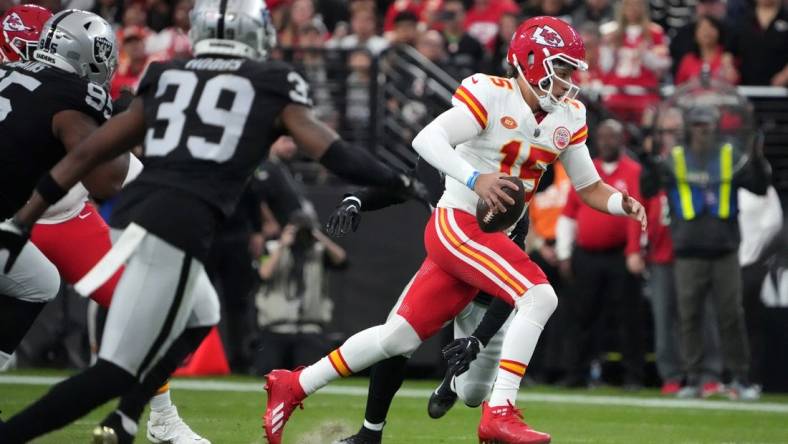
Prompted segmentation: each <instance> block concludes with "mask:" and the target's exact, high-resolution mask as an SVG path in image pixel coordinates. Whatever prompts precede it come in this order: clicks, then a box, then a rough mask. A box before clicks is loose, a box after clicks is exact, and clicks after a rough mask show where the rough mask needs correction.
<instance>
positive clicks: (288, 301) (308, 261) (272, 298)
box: [253, 211, 347, 375]
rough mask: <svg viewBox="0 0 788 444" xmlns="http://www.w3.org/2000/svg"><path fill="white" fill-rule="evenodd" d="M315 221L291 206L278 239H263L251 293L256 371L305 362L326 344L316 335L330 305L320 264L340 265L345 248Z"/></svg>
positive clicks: (344, 258) (328, 315)
mask: <svg viewBox="0 0 788 444" xmlns="http://www.w3.org/2000/svg"><path fill="white" fill-rule="evenodd" d="M316 227H317V222H316V221H315V219H314V217H313V216H311V215H309V214H307V213H306V212H304V211H296V212H295V213H293V214H292V215H291V217H290V221H289V223H288V224H287V225H286V226H285V227H284V229H283V230H282V235H281V237H280V238H279V240H278V241H269V242H268V243H267V245H266V249H267V251H268V254H267V255H266V256H265V257H264V258H263V260H262V262H261V263H260V267H259V269H258V272H259V275H260V278H261V279H262V283H261V285H260V288H259V290H258V291H257V294H256V296H255V302H256V305H257V325H258V327H259V328H260V334H259V336H258V339H259V342H258V347H256V353H255V357H254V364H253V366H254V371H255V372H256V373H258V374H261V375H262V374H266V373H268V372H269V371H270V370H272V369H275V368H282V367H296V366H298V365H304V364H308V363H310V362H313V361H314V360H316V359H318V358H320V356H322V355H323V354H324V353H325V352H327V351H328V349H329V348H330V344H328V343H327V342H326V341H325V340H324V339H323V336H322V333H323V327H324V326H325V325H326V324H327V323H328V322H330V321H331V314H332V311H333V308H334V304H333V302H332V301H331V299H330V298H329V296H328V280H327V279H326V268H334V269H337V268H343V267H344V266H345V265H346V264H347V254H346V253H345V250H343V249H342V247H340V246H339V245H337V244H336V243H334V242H333V241H331V240H330V239H329V238H328V237H327V236H326V235H324V234H323V233H322V232H321V231H320V230H319V229H317V228H316Z"/></svg>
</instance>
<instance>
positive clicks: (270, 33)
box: [189, 0, 276, 60]
mask: <svg viewBox="0 0 788 444" xmlns="http://www.w3.org/2000/svg"><path fill="white" fill-rule="evenodd" d="M189 17H190V19H191V24H192V27H191V30H190V31H189V38H190V39H191V41H192V46H193V48H194V54H195V55H206V54H216V55H229V56H237V57H246V58H250V59H255V60H262V59H265V58H266V56H267V55H268V51H269V50H270V49H271V48H273V47H274V45H276V29H274V25H273V24H272V22H271V15H270V14H269V12H268V8H267V7H266V5H265V2H264V1H263V0H197V3H196V4H195V5H194V9H192V12H191V14H190V16H189Z"/></svg>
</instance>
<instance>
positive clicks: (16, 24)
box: [3, 12, 30, 31]
mask: <svg viewBox="0 0 788 444" xmlns="http://www.w3.org/2000/svg"><path fill="white" fill-rule="evenodd" d="M28 30H30V28H29V27H27V26H25V24H24V22H22V17H19V14H17V13H16V12H12V13H11V14H9V15H8V16H7V17H6V18H5V20H3V31H28Z"/></svg>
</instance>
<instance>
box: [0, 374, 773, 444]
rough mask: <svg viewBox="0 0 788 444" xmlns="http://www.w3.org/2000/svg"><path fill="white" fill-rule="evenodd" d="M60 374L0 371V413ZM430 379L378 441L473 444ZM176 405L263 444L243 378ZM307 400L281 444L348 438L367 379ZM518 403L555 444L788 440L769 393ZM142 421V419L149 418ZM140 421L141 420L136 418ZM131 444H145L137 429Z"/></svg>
mask: <svg viewBox="0 0 788 444" xmlns="http://www.w3.org/2000/svg"><path fill="white" fill-rule="evenodd" d="M63 376H65V373H62V372H29V371H27V372H20V371H17V372H11V373H7V374H0V409H2V411H3V413H2V418H4V419H7V418H9V417H10V416H11V415H13V414H14V413H15V412H16V411H18V410H20V409H21V408H23V407H24V406H25V405H27V404H29V403H30V402H32V401H33V400H34V399H36V398H37V397H39V396H40V395H41V394H43V393H44V392H45V391H46V390H47V388H48V386H49V385H51V384H52V383H54V382H55V381H56V380H58V379H59V378H61V377H63ZM433 384H434V383H433V382H430V381H416V382H407V383H406V384H405V386H404V388H403V390H402V391H401V392H400V395H399V396H398V397H397V399H395V401H394V405H393V406H392V410H391V414H390V415H389V421H388V425H387V426H386V429H385V434H384V442H385V443H397V444H400V443H401V444H408V443H475V442H478V441H477V439H476V426H477V423H478V419H479V414H480V410H479V409H470V408H467V407H465V406H462V405H460V404H459V403H458V405H457V406H455V408H454V409H453V410H452V411H451V412H449V414H448V415H447V416H446V417H444V418H443V419H440V420H433V419H430V418H429V417H428V416H427V409H426V405H427V396H428V393H429V389H431V388H432V387H433ZM172 386H173V400H174V401H175V403H176V405H177V406H178V409H179V411H180V413H181V416H182V417H184V418H185V419H186V420H187V422H188V423H189V424H190V425H191V426H192V427H193V428H194V429H195V430H196V431H198V432H199V433H201V434H203V435H204V436H205V437H207V438H209V439H210V440H211V441H212V442H213V444H225V443H226V444H236V443H237V444H252V443H263V442H264V440H263V439H262V431H261V422H260V416H261V415H262V412H263V406H264V401H265V398H264V396H263V391H262V389H261V388H262V381H261V380H259V379H256V378H248V377H227V378H212V379H178V380H175V381H173V384H172ZM328 389H329V390H326V391H324V392H323V393H319V394H316V395H314V396H312V397H310V398H309V399H308V400H307V401H306V403H305V410H303V411H299V410H296V411H295V413H294V414H293V417H292V419H291V420H290V422H289V423H288V426H287V432H286V434H285V440H284V442H285V443H286V444H323V443H326V444H328V443H331V442H332V441H333V440H334V439H337V438H341V437H344V436H347V435H349V434H351V433H353V432H355V431H356V430H357V429H358V427H359V425H360V422H361V420H362V419H363V414H364V401H365V395H366V380H365V379H363V378H351V379H349V380H344V381H340V382H338V383H336V384H333V385H331V386H330V387H329V388H328ZM519 404H520V406H521V407H524V414H525V417H526V420H527V421H528V423H529V424H531V425H532V426H533V427H534V428H536V429H538V430H542V431H546V432H549V433H551V434H552V435H553V442H554V443H628V444H629V443H688V444H689V443H692V444H694V443H784V444H788V396H775V395H767V396H765V397H764V399H763V400H762V401H760V402H757V403H734V402H730V401H727V400H722V399H719V400H706V401H680V400H676V399H671V398H661V397H659V396H658V395H657V393H656V391H654V390H642V391H640V392H637V393H628V392H624V391H620V390H617V389H608V388H602V389H596V390H568V389H556V388H549V387H528V388H524V389H523V390H521V391H520V402H519ZM111 405H114V404H108V405H106V406H104V407H102V408H100V409H98V410H96V411H94V412H93V413H91V414H90V415H89V416H87V417H85V418H82V419H80V420H79V421H77V422H76V423H75V424H72V425H71V426H69V427H67V428H65V429H63V430H60V431H58V432H55V433H52V434H50V435H48V436H46V437H44V438H42V439H39V440H37V441H35V442H36V443H42V444H69V443H89V442H90V440H89V436H90V431H91V429H92V428H93V427H94V426H95V424H96V423H97V422H98V421H100V420H101V418H103V416H104V414H106V412H107V411H109V409H110V406H111ZM145 415H146V416H145V417H144V418H147V412H146V414H145ZM143 422H144V421H143ZM140 430H141V431H140V433H139V435H138V439H137V442H141V443H144V442H147V440H146V439H145V437H144V424H143V425H142V427H140Z"/></svg>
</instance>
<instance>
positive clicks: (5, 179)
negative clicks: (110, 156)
mask: <svg viewBox="0 0 788 444" xmlns="http://www.w3.org/2000/svg"><path fill="white" fill-rule="evenodd" d="M39 9H40V11H38V10H34V12H35V13H37V14H43V13H46V12H47V11H46V10H44V9H43V8H39ZM41 11H43V12H41ZM24 12H25V11H24V10H20V12H19V14H23V13H24ZM19 14H17V15H16V16H15V17H16V18H17V19H18V20H20V22H18V23H17V24H16V26H18V27H22V28H25V31H27V32H28V33H33V32H34V31H33V27H31V26H26V25H25V24H24V23H21V17H22V16H20V15H19ZM6 18H8V17H6ZM27 18H28V19H29V18H30V17H27ZM56 21H57V23H55V22H56ZM47 23H51V24H56V25H58V26H67V27H70V28H72V29H79V31H78V34H77V35H71V34H70V33H68V32H67V31H61V32H59V33H54V32H48V33H45V34H43V35H41V39H42V40H43V41H45V42H46V43H47V44H50V45H53V44H63V48H64V49H66V50H69V51H71V52H72V56H71V57H70V58H68V59H66V58H63V57H59V56H58V57H54V56H49V55H47V54H42V57H43V58H42V59H41V61H36V60H30V61H27V60H20V61H15V62H12V63H7V64H4V65H2V66H0V139H2V141H3V143H2V145H0V220H5V219H7V218H9V217H11V216H12V215H13V214H14V212H15V211H16V210H18V209H19V208H20V207H21V206H22V205H24V204H25V202H26V201H27V200H28V198H29V196H30V193H31V191H32V190H33V188H34V187H35V184H36V180H38V178H39V177H41V175H43V174H44V173H46V172H47V171H48V170H49V169H50V168H52V166H53V165H54V164H55V163H56V162H57V161H58V160H60V159H61V158H62V157H63V156H65V154H66V152H67V151H70V150H73V149H74V147H75V146H76V145H77V144H78V143H79V142H81V141H82V140H84V139H85V137H87V135H88V134H90V133H91V132H92V131H93V130H95V129H96V128H97V127H98V125H100V124H101V123H103V122H104V121H105V120H106V119H107V118H109V115H110V114H111V113H112V102H111V101H110V100H109V96H108V94H107V92H106V90H105V87H104V86H105V85H106V84H107V83H108V81H109V78H110V77H111V76H112V72H113V71H114V69H115V65H116V62H115V60H116V51H115V45H114V39H115V37H114V33H113V32H112V29H111V28H110V26H109V24H107V22H106V21H104V20H103V19H101V18H100V17H98V16H96V15H94V14H88V13H83V12H81V11H80V12H78V13H77V12H75V11H65V12H63V13H62V14H61V15H59V16H58V18H57V19H54V18H50V19H49V21H48V22H47ZM86 26H87V27H88V28H90V30H87V29H86V28H85V27H86ZM56 27H57V26H55V27H49V28H48V29H50V30H54V29H55V28H56ZM41 29H42V28H38V29H37V30H35V32H36V33H37V32H38V31H40V30H41ZM9 33H10V31H9ZM15 38H16V39H18V38H19V36H15ZM18 41H19V40H17V41H16V42H17V43H18ZM80 45H81V46H82V47H84V48H85V49H84V50H82V51H75V50H74V49H75V47H77V46H80ZM32 46H33V45H32V44H30V45H28V46H26V47H25V51H24V53H23V55H24V56H27V55H28V54H30V53H32V49H31V47H32ZM8 57H10V56H8ZM128 165H129V156H128V155H125V154H124V155H123V156H119V157H117V158H116V159H115V160H113V161H111V162H109V163H107V164H104V165H102V166H101V167H99V168H97V169H96V170H95V171H94V172H93V173H92V174H91V175H90V176H87V177H85V179H84V180H83V184H84V185H86V186H87V188H88V189H89V190H90V192H91V193H92V194H93V195H94V196H96V197H99V198H102V197H109V196H111V195H113V194H115V193H116V192H117V190H118V189H120V186H121V184H122V182H123V180H124V179H125V177H126V173H127V170H128ZM16 259H17V260H16V264H14V261H13V258H7V257H5V256H2V258H0V368H2V367H3V365H4V364H5V362H6V361H7V359H8V358H9V357H10V354H11V353H12V352H13V351H14V349H15V348H16V347H17V345H18V344H19V342H20V341H21V340H22V337H23V336H24V335H25V333H26V332H27V330H28V329H29V327H30V326H31V325H32V323H33V321H34V320H35V318H36V316H37V315H38V313H39V312H40V311H41V309H42V308H43V307H44V305H45V304H46V302H47V301H49V300H51V299H52V298H54V297H55V296H56V294H57V293H58V289H59V288H60V276H59V275H58V272H57V269H56V268H55V266H54V265H53V264H52V263H51V262H50V261H49V260H48V259H46V257H45V256H44V254H42V252H41V251H40V250H39V249H38V248H36V247H35V246H34V245H33V244H30V243H28V244H26V245H25V246H24V248H23V249H22V250H21V251H20V252H19V255H18V258H16Z"/></svg>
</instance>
